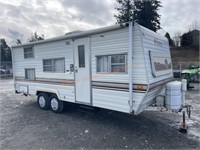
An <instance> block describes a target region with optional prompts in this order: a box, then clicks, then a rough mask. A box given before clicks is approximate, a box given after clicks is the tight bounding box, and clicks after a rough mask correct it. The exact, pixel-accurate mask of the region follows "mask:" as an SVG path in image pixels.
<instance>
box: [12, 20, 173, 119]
mask: <svg viewBox="0 0 200 150" xmlns="http://www.w3.org/2000/svg"><path fill="white" fill-rule="evenodd" d="M12 56H13V72H14V85H15V91H16V93H23V94H24V95H37V102H38V106H39V107H40V108H41V109H49V108H51V110H52V111H53V112H61V111H62V110H63V108H64V102H71V103H77V104H81V105H87V106H92V107H98V108H104V109H110V110H115V111H119V112H124V113H130V114H134V115H137V114H139V113H141V112H142V111H143V110H144V109H145V108H146V107H147V106H149V105H151V104H152V103H154V102H155V99H156V98H157V97H158V96H159V95H161V94H162V93H163V91H164V87H165V84H167V83H168V82H170V81H171V80H173V71H172V63H171V56H170V50H169V44H168V40H167V39H166V38H165V37H163V36H161V35H159V34H157V33H155V32H153V31H150V30H149V29H147V28H145V27H142V26H140V25H139V24H137V23H135V22H129V23H123V24H119V25H113V26H109V27H104V28H99V29H94V30H89V31H82V32H71V33H69V34H66V35H63V36H59V37H55V38H51V39H46V40H42V41H37V42H31V43H26V44H21V45H16V46H13V47H12ZM66 109H67V108H66Z"/></svg>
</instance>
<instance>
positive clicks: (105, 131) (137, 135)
mask: <svg viewBox="0 0 200 150" xmlns="http://www.w3.org/2000/svg"><path fill="white" fill-rule="evenodd" d="M199 95H200V94H199V85H198V84H195V89H194V90H192V91H188V92H187V95H186V96H187V103H189V104H192V105H193V109H194V111H193V114H192V117H191V118H190V119H188V118H187V121H188V125H189V131H188V133H187V134H183V133H180V132H179V131H178V125H179V123H180V121H181V117H180V114H174V113H171V112H159V111H144V112H143V113H141V114H140V115H138V116H133V115H129V114H124V113H119V112H114V111H109V110H104V109H100V111H98V112H95V113H83V112H80V111H77V107H76V105H73V104H66V109H65V110H64V112H63V113H62V114H55V113H53V112H51V111H44V110H40V109H39V108H38V107H37V103H36V97H25V96H23V95H16V94H14V89H13V81H12V80H0V149H147V148H149V149H150V148H151V149H199V148H200V145H199V141H200V140H199V139H200V138H199V135H200V134H199V133H200V130H199V129H200V124H199V120H200V119H199V116H200V111H199V110H200V109H199V108H200V101H199V99H200V96H199Z"/></svg>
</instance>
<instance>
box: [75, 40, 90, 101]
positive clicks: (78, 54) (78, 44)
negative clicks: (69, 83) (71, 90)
mask: <svg viewBox="0 0 200 150" xmlns="http://www.w3.org/2000/svg"><path fill="white" fill-rule="evenodd" d="M89 43H90V39H89V38H82V39H76V40H75V41H74V60H75V62H74V64H75V65H74V66H75V93H76V94H75V96H76V102H78V103H86V104H90V103H91V73H90V63H91V60H90V44H89Z"/></svg>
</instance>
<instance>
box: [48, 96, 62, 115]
mask: <svg viewBox="0 0 200 150" xmlns="http://www.w3.org/2000/svg"><path fill="white" fill-rule="evenodd" d="M50 107H51V110H52V111H53V112H55V113H60V112H62V111H63V109H64V102H63V101H61V100H59V99H58V98H57V96H52V97H51V98H50Z"/></svg>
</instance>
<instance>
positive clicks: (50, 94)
mask: <svg viewBox="0 0 200 150" xmlns="http://www.w3.org/2000/svg"><path fill="white" fill-rule="evenodd" d="M40 93H46V94H48V96H49V97H50V96H56V97H58V96H57V94H56V93H51V92H44V91H37V92H36V95H37V96H38V95H39V94H40Z"/></svg>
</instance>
